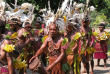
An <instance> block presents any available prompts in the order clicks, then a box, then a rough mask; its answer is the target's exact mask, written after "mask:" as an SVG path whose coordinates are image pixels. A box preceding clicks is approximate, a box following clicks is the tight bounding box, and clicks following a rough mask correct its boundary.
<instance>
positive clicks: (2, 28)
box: [0, 20, 6, 34]
mask: <svg viewBox="0 0 110 74" xmlns="http://www.w3.org/2000/svg"><path fill="white" fill-rule="evenodd" d="M5 25H6V22H5V21H3V20H0V31H1V34H3V33H4V31H5Z"/></svg>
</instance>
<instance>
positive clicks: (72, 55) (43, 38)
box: [0, 0, 110, 74]
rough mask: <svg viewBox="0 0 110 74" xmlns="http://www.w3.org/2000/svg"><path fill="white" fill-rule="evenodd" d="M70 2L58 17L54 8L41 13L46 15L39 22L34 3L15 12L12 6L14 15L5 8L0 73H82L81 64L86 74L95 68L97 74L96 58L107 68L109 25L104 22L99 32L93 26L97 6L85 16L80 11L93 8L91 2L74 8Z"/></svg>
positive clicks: (0, 36)
mask: <svg viewBox="0 0 110 74" xmlns="http://www.w3.org/2000/svg"><path fill="white" fill-rule="evenodd" d="M68 1H69V0H68ZM68 1H66V0H65V1H64V2H63V4H62V7H61V9H60V8H59V9H58V11H57V12H56V14H55V13H53V12H51V10H50V8H49V10H46V11H45V10H41V12H42V13H43V15H42V17H38V18H37V20H36V21H35V23H32V21H33V19H34V15H33V11H34V7H33V6H32V5H31V4H28V3H24V4H22V5H21V6H17V5H15V9H13V11H11V10H12V9H11V8H10V7H9V5H8V7H9V10H10V12H9V11H6V12H5V10H4V9H1V11H3V12H5V13H1V14H2V15H0V16H1V17H0V18H1V19H0V74H16V72H19V74H26V69H30V70H31V71H32V73H33V74H35V73H36V72H38V73H40V74H81V62H82V63H83V67H84V71H83V73H87V74H89V68H90V67H91V74H94V70H93V69H94V59H97V66H99V65H100V59H103V60H104V67H105V68H106V67H107V66H106V60H107V58H108V57H107V54H108V52H107V51H108V50H107V43H106V42H107V41H108V40H109V37H110V34H109V33H108V32H106V31H104V29H105V25H106V24H105V23H104V22H102V23H100V24H99V32H96V31H95V30H93V29H92V28H91V27H90V23H91V22H90V17H89V13H90V10H91V11H92V9H93V6H92V7H91V8H92V9H89V10H87V9H85V11H84V12H85V13H83V12H80V11H81V10H82V8H83V7H84V6H86V8H89V6H88V2H87V5H84V4H77V3H74V4H73V7H72V6H71V5H72V4H71V2H70V5H68ZM15 4H16V3H15ZM1 6H2V5H1ZM69 7H70V9H69ZM17 8H19V10H18V9H17ZM24 12H28V13H27V14H26V13H24ZM9 13H10V14H9ZM4 17H5V20H4ZM42 19H43V20H42ZM7 25H8V26H9V27H7ZM89 61H90V62H89Z"/></svg>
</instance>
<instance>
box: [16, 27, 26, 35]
mask: <svg viewBox="0 0 110 74" xmlns="http://www.w3.org/2000/svg"><path fill="white" fill-rule="evenodd" d="M24 32H26V30H25V29H24V28H21V29H19V30H18V31H17V36H18V37H22V36H23V33H24Z"/></svg>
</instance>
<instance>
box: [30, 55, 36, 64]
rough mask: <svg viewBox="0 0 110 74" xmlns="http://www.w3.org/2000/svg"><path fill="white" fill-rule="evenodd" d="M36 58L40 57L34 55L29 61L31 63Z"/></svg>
mask: <svg viewBox="0 0 110 74" xmlns="http://www.w3.org/2000/svg"><path fill="white" fill-rule="evenodd" d="M35 58H38V57H36V56H33V57H32V58H31V59H30V60H29V63H31V62H32V60H33V59H35Z"/></svg>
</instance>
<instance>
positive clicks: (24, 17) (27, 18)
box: [5, 0, 35, 24]
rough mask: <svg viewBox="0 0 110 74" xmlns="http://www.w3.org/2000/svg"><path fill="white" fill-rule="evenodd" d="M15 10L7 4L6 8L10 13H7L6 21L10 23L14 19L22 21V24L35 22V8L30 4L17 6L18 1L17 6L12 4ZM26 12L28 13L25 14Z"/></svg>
mask: <svg viewBox="0 0 110 74" xmlns="http://www.w3.org/2000/svg"><path fill="white" fill-rule="evenodd" d="M12 5H13V6H14V8H12V7H10V5H9V4H8V3H7V4H6V7H7V8H8V11H5V17H6V21H9V20H11V19H13V18H16V19H18V20H20V21H21V22H22V23H24V22H29V23H30V24H31V23H32V21H33V20H34V14H33V11H34V7H35V6H33V5H32V4H30V3H23V4H21V6H20V5H17V0H15V4H12ZM24 12H26V13H24Z"/></svg>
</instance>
